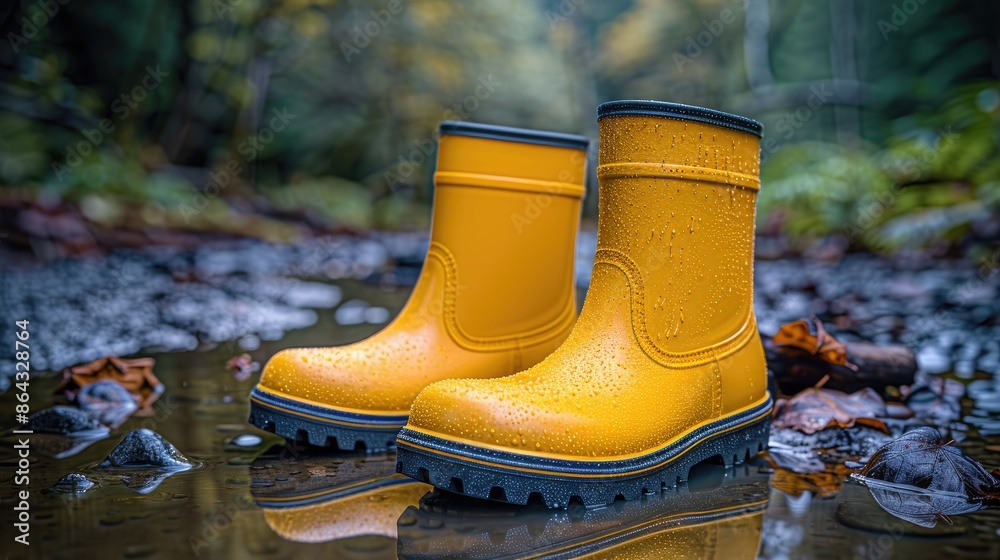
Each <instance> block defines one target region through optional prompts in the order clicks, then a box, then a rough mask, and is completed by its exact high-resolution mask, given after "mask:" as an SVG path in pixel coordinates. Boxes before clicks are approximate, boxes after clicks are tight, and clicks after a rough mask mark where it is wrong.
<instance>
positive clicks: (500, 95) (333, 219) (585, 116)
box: [0, 0, 1000, 250]
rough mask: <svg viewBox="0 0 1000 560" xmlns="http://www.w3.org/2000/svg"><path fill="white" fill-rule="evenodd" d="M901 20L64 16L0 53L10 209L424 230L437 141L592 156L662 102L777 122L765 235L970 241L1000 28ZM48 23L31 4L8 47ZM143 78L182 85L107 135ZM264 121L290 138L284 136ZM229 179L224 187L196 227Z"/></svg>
mask: <svg viewBox="0 0 1000 560" xmlns="http://www.w3.org/2000/svg"><path fill="white" fill-rule="evenodd" d="M903 4H906V3H904V2H901V1H899V0H879V1H862V0H817V1H815V2H775V1H773V0H671V1H669V2H663V1H660V0H609V1H606V2H590V1H586V0H544V1H542V2H523V3H522V2H518V3H512V2H509V1H508V0H479V1H476V2H450V1H445V0H401V1H400V2H398V3H396V2H390V0H380V1H377V2H370V1H362V0H190V1H189V2H182V3H170V2H147V1H145V0H117V1H115V2H100V1H97V2H87V3H76V2H70V3H68V4H66V5H60V13H59V14H58V15H56V16H55V17H52V18H51V21H49V22H47V23H46V25H44V26H41V27H40V28H39V29H38V32H37V34H35V35H34V36H33V37H32V38H31V40H30V41H27V42H26V43H25V44H22V45H20V46H19V48H18V49H17V51H16V52H15V51H14V50H13V49H0V72H2V74H3V76H4V79H3V80H2V81H0V127H2V129H3V130H4V134H3V135H2V136H0V204H2V203H3V199H4V196H5V192H7V191H8V190H9V189H4V188H3V187H2V185H9V186H11V187H16V189H17V192H18V193H22V192H25V190H26V189H27V190H31V191H33V192H35V193H37V195H38V196H43V197H46V200H53V199H62V200H64V201H66V202H69V203H73V204H84V201H86V204H87V205H89V206H88V208H89V209H90V210H91V211H92V212H91V214H92V215H94V216H98V215H101V211H100V210H101V209H105V210H107V209H109V208H119V207H120V208H127V207H135V208H150V209H153V211H152V214H156V215H158V216H161V218H162V222H163V223H167V224H182V226H183V227H191V228H211V227H229V225H231V224H234V223H241V221H240V220H239V219H237V218H236V217H235V216H238V215H239V214H240V213H241V212H243V211H244V210H245V209H254V210H255V211H260V212H261V213H263V214H266V213H268V212H272V211H274V213H278V214H281V215H282V216H283V217H284V219H287V220H292V219H295V218H296V216H298V217H305V218H308V220H309V221H311V222H316V223H318V224H326V225H330V226H344V227H352V228H365V227H408V228H409V227H413V228H419V227H424V226H425V225H426V223H427V220H428V214H429V212H428V207H429V203H430V200H431V196H432V192H431V190H432V187H431V177H432V174H431V171H432V166H433V160H434V149H435V145H436V138H435V129H436V126H437V124H438V123H439V122H440V121H441V120H443V119H468V120H473V121H478V122H490V123H500V124H508V125H513V126H525V127H531V128H540V129H548V130H561V131H566V132H578V133H585V134H589V135H590V136H594V132H595V130H596V127H595V123H594V120H593V115H594V106H595V105H596V104H597V103H598V102H600V101H604V100H609V99H620V98H649V99H663V100H668V101H676V102H682V103H691V104H697V105H703V106H709V107H715V108H719V109H722V110H728V111H733V112H736V113H741V114H747V115H750V116H754V117H755V118H758V119H759V120H761V121H762V122H763V123H764V125H765V141H771V142H773V144H771V145H769V147H768V148H766V153H765V155H766V156H767V157H766V162H765V165H764V167H763V171H762V173H763V178H764V188H763V189H762V191H761V195H760V212H759V214H760V216H761V222H762V225H764V226H766V228H767V229H768V230H774V229H776V228H777V229H778V230H780V231H782V232H784V233H786V234H788V235H790V236H794V237H797V238H801V239H802V240H803V241H804V242H807V241H808V240H809V239H810V238H813V237H819V236H824V235H829V234H831V233H843V234H845V235H847V236H848V237H849V238H850V239H852V241H853V242H854V243H855V244H856V245H857V246H859V247H868V248H877V249H886V250H891V249H894V248H896V247H903V246H907V245H910V244H921V243H933V242H937V241H938V240H940V239H959V238H960V237H961V236H962V235H963V234H964V233H965V232H967V231H968V230H969V229H970V224H971V223H973V222H975V221H977V220H983V219H987V218H984V215H985V216H990V215H993V214H995V212H996V210H997V208H998V204H1000V157H997V155H998V154H997V145H998V143H1000V133H998V124H997V114H998V109H997V106H998V105H1000V94H998V93H997V84H996V83H995V82H992V81H989V80H995V79H996V78H995V76H992V75H991V74H990V71H989V66H988V62H989V56H990V51H989V49H990V44H991V41H992V40H993V37H994V31H993V29H992V27H993V22H995V20H996V17H995V16H996V8H995V7H993V6H992V4H993V3H988V2H976V1H975V0H951V1H947V2H922V3H920V2H917V3H915V4H914V5H917V6H918V7H917V9H916V10H915V11H912V10H911V12H912V13H909V12H907V13H902V12H899V10H900V9H901V8H900V7H901V6H903ZM393 6H396V8H393ZM390 8H392V11H390ZM35 9H36V8H35V7H34V4H32V3H31V2H28V1H24V2H21V3H20V4H18V7H16V8H15V9H14V11H13V12H12V14H11V16H10V17H9V18H8V20H7V21H6V22H3V26H2V28H0V32H3V34H4V35H5V36H6V33H8V32H15V33H16V32H20V23H19V22H20V18H21V16H22V15H30V14H31V13H33V12H34V10H35ZM150 66H152V67H162V69H163V70H164V71H165V72H167V73H168V74H169V76H168V78H167V79H166V80H164V82H163V83H162V84H160V85H158V86H157V87H156V88H154V89H153V90H151V91H149V92H148V94H147V95H146V96H145V97H144V99H143V100H142V101H140V102H138V103H136V104H134V106H130V107H129V111H128V112H127V115H125V116H122V115H121V114H120V113H117V112H116V111H115V110H114V107H115V103H116V102H120V101H119V100H120V99H121V96H122V95H123V94H127V93H128V92H130V91H132V89H133V88H134V87H135V86H136V85H137V84H139V83H141V80H142V79H143V77H144V75H145V73H146V71H147V70H146V69H147V67H150ZM817 90H819V91H823V92H831V93H829V94H827V93H824V94H823V95H822V96H821V97H822V99H819V100H817V99H815V97H816V95H815V92H816V91H817ZM273 111H286V112H287V113H289V114H292V115H295V116H294V118H293V119H292V120H291V121H290V122H289V123H287V126H282V127H280V129H279V128H278V127H273V125H272V121H271V116H272V115H273ZM101 119H111V120H112V121H113V123H114V125H115V128H114V131H113V132H111V133H109V134H108V135H107V136H106V137H105V138H103V139H102V140H101V141H100V142H98V143H97V145H96V146H95V147H94V149H93V151H92V152H93V153H90V154H89V155H86V156H84V157H83V158H82V161H81V162H80V163H79V165H74V166H71V167H72V169H71V172H69V173H60V172H59V170H58V169H59V168H58V167H53V163H59V164H66V163H67V161H68V160H70V159H72V156H71V155H70V150H72V147H73V146H76V145H78V143H79V142H80V141H81V140H83V139H84V138H85V135H84V134H83V132H82V131H86V130H92V129H93V128H94V127H96V126H98V123H100V121H101ZM229 164H235V165H238V167H239V169H240V171H239V172H238V173H237V174H236V175H237V176H235V177H233V178H232V182H231V184H230V186H228V187H226V188H224V189H222V190H221V192H220V193H219V195H218V197H214V196H213V197H212V198H211V201H210V202H209V203H208V205H207V207H206V209H205V210H204V212H201V213H200V214H199V216H198V219H197V220H195V221H194V222H192V221H190V220H188V219H186V218H185V216H184V215H183V211H182V209H183V208H184V205H186V204H187V205H189V204H190V202H191V199H192V197H193V196H195V195H196V194H197V193H199V192H202V191H206V190H208V189H209V188H210V184H211V183H210V182H209V181H206V180H205V177H206V175H208V174H209V173H211V172H218V170H220V169H224V168H225V167H226V166H227V165H229ZM594 199H595V197H591V198H590V202H589V203H588V204H589V211H591V212H592V211H593V210H594V206H593V204H594V202H595V200H594ZM100 201H103V202H100ZM977 208H978V209H980V210H977ZM984 212H985V214H984ZM114 213H115V212H111V214H114ZM152 214H151V215H152ZM195 222H197V223H195ZM248 223H249V222H248ZM913 224H916V225H913ZM269 227H270V226H269ZM277 230H280V231H277ZM277 230H275V231H277V233H275V234H274V237H276V238H280V237H282V236H284V235H286V234H288V231H286V230H283V229H281V228H277Z"/></svg>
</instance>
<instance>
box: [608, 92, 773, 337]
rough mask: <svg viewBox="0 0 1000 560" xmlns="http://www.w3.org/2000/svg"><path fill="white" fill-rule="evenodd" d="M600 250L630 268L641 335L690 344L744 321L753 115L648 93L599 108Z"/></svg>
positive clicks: (749, 291) (749, 278)
mask: <svg viewBox="0 0 1000 560" xmlns="http://www.w3.org/2000/svg"><path fill="white" fill-rule="evenodd" d="M598 119H599V121H598V122H599V130H600V155H599V166H598V170H597V175H598V178H599V181H600V199H599V212H600V219H599V222H598V223H599V226H598V227H599V230H598V260H614V261H621V262H620V263H619V264H620V265H621V266H623V267H626V268H630V269H631V274H630V276H632V277H633V279H632V282H633V284H634V285H633V286H632V287H631V290H632V291H633V293H635V292H636V290H639V291H641V292H642V293H641V299H642V302H643V303H642V308H643V309H642V310H641V312H642V314H643V317H642V318H640V324H639V325H637V328H638V327H640V326H641V324H644V328H645V331H646V334H647V335H648V338H649V341H650V342H651V343H652V344H653V345H655V346H657V347H658V348H659V349H660V350H662V351H664V352H667V353H690V352H694V351H698V350H701V349H704V348H707V347H710V346H713V345H715V344H718V343H720V342H722V341H725V340H728V339H730V338H731V337H733V336H735V335H737V334H738V333H741V332H743V331H745V330H746V329H748V328H750V327H751V326H752V323H753V318H752V314H753V311H752V300H753V246H754V217H755V203H756V195H757V190H758V189H759V183H760V182H759V161H760V157H759V155H760V144H759V141H760V138H759V134H760V125H759V124H758V123H756V122H755V121H752V120H750V119H744V118H742V117H737V116H735V115H727V114H725V113H719V112H716V111H712V110H708V109H699V108H695V107H687V106H684V105H676V104H670V103H658V102H612V103H605V104H603V105H601V107H600V108H599V109H598Z"/></svg>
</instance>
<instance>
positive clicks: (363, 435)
mask: <svg viewBox="0 0 1000 560" xmlns="http://www.w3.org/2000/svg"><path fill="white" fill-rule="evenodd" d="M407 418H408V415H406V414H402V415H398V416H382V415H368V414H358V413H354V412H347V411H343V410H336V409H333V408H326V407H321V406H315V405H310V404H306V403H302V402H298V401H294V400H291V399H286V398H283V397H279V396H278V395H274V394H271V393H268V392H267V391H263V390H261V389H260V388H259V387H255V388H254V389H253V391H251V392H250V423H251V424H253V425H254V426H257V427H258V428H260V429H262V430H264V431H267V432H272V433H274V434H277V435H279V436H281V437H283V438H285V439H287V440H291V441H297V442H302V443H307V444H309V445H315V446H319V447H336V448H338V449H340V450H343V451H353V450H357V449H360V448H363V449H364V450H365V451H384V450H386V449H388V448H391V447H393V446H394V445H395V439H396V434H397V433H398V432H399V429H400V428H402V427H403V426H404V425H405V424H406V420H407Z"/></svg>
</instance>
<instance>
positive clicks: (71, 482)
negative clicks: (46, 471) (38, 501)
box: [51, 472, 94, 494]
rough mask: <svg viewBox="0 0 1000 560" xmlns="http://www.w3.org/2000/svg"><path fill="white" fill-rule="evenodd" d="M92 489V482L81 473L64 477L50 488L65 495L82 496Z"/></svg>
mask: <svg viewBox="0 0 1000 560" xmlns="http://www.w3.org/2000/svg"><path fill="white" fill-rule="evenodd" d="M93 487H94V482H93V481H92V480H90V479H89V478H87V476H86V475H84V474H81V473H76V472H74V473H69V474H67V475H64V476H63V477H62V478H60V479H59V482H56V483H55V485H54V486H52V488H51V490H54V491H56V492H62V493H65V494H82V493H84V492H86V491H87V490H90V489H91V488H93Z"/></svg>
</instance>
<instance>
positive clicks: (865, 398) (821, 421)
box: [771, 387, 890, 434]
mask: <svg viewBox="0 0 1000 560" xmlns="http://www.w3.org/2000/svg"><path fill="white" fill-rule="evenodd" d="M885 416H886V406H885V401H883V400H882V397H880V396H879V395H878V393H876V392H875V391H874V390H872V389H870V388H865V389H862V390H860V391H858V392H856V393H851V394H850V395H848V394H847V393H842V392H840V391H834V390H833V389H823V388H817V387H813V388H810V389H806V390H805V391H802V392H801V393H799V394H798V395H795V396H794V397H792V398H791V399H788V400H785V399H779V400H778V402H777V403H776V404H775V407H774V420H773V422H772V423H771V425H772V428H774V429H781V428H791V429H793V430H798V431H800V432H803V433H806V434H814V433H816V432H818V431H820V430H823V429H826V428H829V427H834V426H836V427H840V428H850V427H852V426H854V425H855V424H860V425H863V426H868V427H870V428H874V429H876V430H879V431H881V432H885V433H887V434H888V433H890V432H889V428H888V427H887V426H886V425H885V422H883V421H882V420H879V419H878V418H880V417H882V418H884V417H885Z"/></svg>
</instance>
